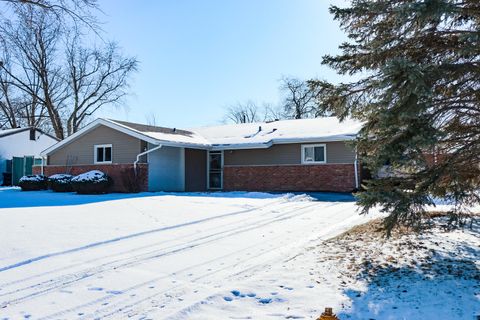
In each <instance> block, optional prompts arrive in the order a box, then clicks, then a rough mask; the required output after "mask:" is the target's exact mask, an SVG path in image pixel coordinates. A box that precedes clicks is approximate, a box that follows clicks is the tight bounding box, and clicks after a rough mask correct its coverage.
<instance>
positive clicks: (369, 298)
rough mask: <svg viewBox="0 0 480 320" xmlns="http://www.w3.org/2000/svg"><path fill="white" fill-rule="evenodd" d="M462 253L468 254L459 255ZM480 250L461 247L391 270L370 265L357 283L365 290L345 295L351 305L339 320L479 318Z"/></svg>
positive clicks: (373, 264)
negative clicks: (363, 286)
mask: <svg viewBox="0 0 480 320" xmlns="http://www.w3.org/2000/svg"><path fill="white" fill-rule="evenodd" d="M460 253H464V254H460ZM465 255H468V256H470V257H479V256H480V248H475V247H472V246H468V245H461V246H458V247H457V248H456V249H455V250H452V251H451V252H447V253H444V252H442V253H441V254H439V253H436V254H432V255H431V261H430V262H426V263H417V264H416V265H415V266H402V267H398V268H395V267H392V266H386V265H381V264H378V263H375V261H370V262H368V263H366V264H364V268H363V270H362V271H361V272H360V274H359V276H358V278H359V280H364V281H365V282H366V283H367V289H366V290H365V291H355V290H352V289H348V290H345V291H344V293H345V294H346V295H347V296H348V297H349V298H350V299H351V301H352V305H351V308H350V309H348V310H344V311H342V312H340V313H337V316H338V317H339V318H340V319H376V320H379V319H431V318H430V317H431V316H432V315H436V316H438V319H476V318H475V317H476V316H477V317H478V315H480V296H479V292H480V268H479V266H477V264H476V263H475V261H476V259H475V258H470V259H465V258H463V259H462V258H461V256H465Z"/></svg>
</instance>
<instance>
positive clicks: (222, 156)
mask: <svg viewBox="0 0 480 320" xmlns="http://www.w3.org/2000/svg"><path fill="white" fill-rule="evenodd" d="M210 153H213V154H216V153H220V154H221V160H222V162H221V164H220V188H210ZM223 166H224V152H223V150H211V151H210V150H209V151H207V190H223Z"/></svg>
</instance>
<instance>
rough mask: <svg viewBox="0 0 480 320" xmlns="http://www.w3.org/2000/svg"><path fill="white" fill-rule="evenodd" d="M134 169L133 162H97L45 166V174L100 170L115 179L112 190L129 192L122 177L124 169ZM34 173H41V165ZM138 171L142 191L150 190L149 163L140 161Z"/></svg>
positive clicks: (74, 173)
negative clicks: (94, 163)
mask: <svg viewBox="0 0 480 320" xmlns="http://www.w3.org/2000/svg"><path fill="white" fill-rule="evenodd" d="M131 169H133V164H96V165H77V166H75V165H74V166H68V167H66V166H44V167H43V174H44V175H46V176H47V177H48V176H51V175H53V174H57V173H68V174H71V175H78V174H81V173H84V172H87V171H90V170H100V171H102V172H105V173H106V174H108V175H109V176H110V177H111V178H112V180H113V186H112V189H111V190H110V191H111V192H127V191H128V190H127V187H126V186H125V185H124V182H123V181H124V178H123V177H122V175H123V173H124V170H131ZM33 173H34V174H40V173H41V167H40V166H35V167H33ZM137 173H138V175H139V177H140V185H141V186H140V189H141V191H148V164H145V163H139V164H138V165H137Z"/></svg>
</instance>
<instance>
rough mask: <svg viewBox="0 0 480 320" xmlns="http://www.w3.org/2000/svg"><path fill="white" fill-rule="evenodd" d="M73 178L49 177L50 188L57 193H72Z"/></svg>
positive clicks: (69, 176)
mask: <svg viewBox="0 0 480 320" xmlns="http://www.w3.org/2000/svg"><path fill="white" fill-rule="evenodd" d="M72 178H73V176H72V175H70V174H64V173H59V174H54V175H52V176H50V177H48V187H49V188H50V189H52V190H53V191H55V192H71V191H73V189H72V181H71V180H72Z"/></svg>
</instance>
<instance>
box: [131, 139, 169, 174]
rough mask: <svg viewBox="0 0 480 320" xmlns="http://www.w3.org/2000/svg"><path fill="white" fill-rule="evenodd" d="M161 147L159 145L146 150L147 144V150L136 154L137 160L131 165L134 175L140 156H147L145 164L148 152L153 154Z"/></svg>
mask: <svg viewBox="0 0 480 320" xmlns="http://www.w3.org/2000/svg"><path fill="white" fill-rule="evenodd" d="M161 147H163V146H162V145H161V144H159V145H158V146H156V147H154V148H152V149H148V144H147V150H145V151H143V152H140V153H139V154H137V159H136V160H135V162H134V163H133V170H135V173H136V172H137V164H138V162H139V161H140V157H141V156H144V155H146V156H147V163H148V154H149V153H150V152H153V151H155V150H158V149H160V148H161Z"/></svg>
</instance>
